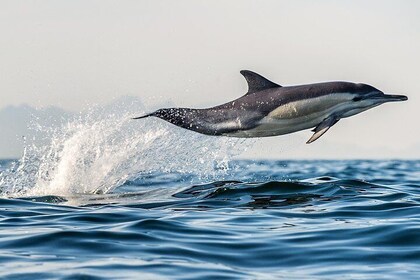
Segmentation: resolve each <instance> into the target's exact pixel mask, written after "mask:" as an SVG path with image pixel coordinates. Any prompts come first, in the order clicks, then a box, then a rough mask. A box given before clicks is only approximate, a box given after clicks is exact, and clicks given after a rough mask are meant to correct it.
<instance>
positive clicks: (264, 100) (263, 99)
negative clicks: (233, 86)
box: [205, 82, 372, 115]
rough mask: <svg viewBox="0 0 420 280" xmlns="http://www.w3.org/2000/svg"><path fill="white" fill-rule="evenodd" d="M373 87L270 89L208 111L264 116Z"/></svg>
mask: <svg viewBox="0 0 420 280" xmlns="http://www.w3.org/2000/svg"><path fill="white" fill-rule="evenodd" d="M371 88H372V87H371V86H368V85H365V84H355V83H349V82H326V83H316V84H307V85H299V86H288V87H277V88H270V89H266V90H262V91H258V92H254V93H248V94H246V95H244V96H242V97H240V98H238V99H236V100H234V101H231V102H228V103H225V104H222V105H219V106H216V107H212V108H208V109H236V110H256V109H257V110H259V111H260V112H261V113H262V114H263V115H264V113H267V112H270V111H272V110H274V109H275V108H277V107H279V106H282V105H285V104H287V103H290V102H295V101H299V100H308V99H311V98H317V97H321V96H326V95H331V94H338V93H356V92H357V93H360V92H361V90H362V92H363V90H365V91H366V92H369V90H370V89H371ZM205 110H206V109H205Z"/></svg>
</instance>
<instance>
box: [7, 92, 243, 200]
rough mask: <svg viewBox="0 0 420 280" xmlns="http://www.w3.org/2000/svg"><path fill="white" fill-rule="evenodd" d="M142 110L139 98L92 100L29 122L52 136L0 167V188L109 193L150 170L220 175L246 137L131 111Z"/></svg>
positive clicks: (22, 192) (10, 192) (29, 192)
mask: <svg viewBox="0 0 420 280" xmlns="http://www.w3.org/2000/svg"><path fill="white" fill-rule="evenodd" d="M145 111H146V110H144V108H143V106H142V104H141V102H140V101H139V100H134V101H133V100H130V102H129V103H124V102H122V103H119V104H118V103H117V104H114V105H113V106H108V107H103V108H101V107H94V108H91V109H89V110H87V111H86V112H84V113H80V114H79V115H78V116H77V117H75V118H74V119H72V120H70V121H68V122H66V123H64V124H63V125H61V126H59V127H55V128H50V127H45V126H39V125H38V126H37V125H33V127H35V128H36V129H38V130H40V131H42V132H43V137H44V138H48V139H50V141H49V142H48V143H47V144H45V145H40V144H34V142H32V143H28V144H27V145H26V147H25V150H24V153H23V156H22V158H21V159H20V160H19V161H17V162H16V163H15V164H14V165H13V166H12V167H10V168H9V169H7V170H4V171H3V172H1V173H0V195H2V196H8V197H22V196H45V195H58V196H68V195H74V194H91V193H97V194H106V193H109V192H112V191H113V190H114V189H115V188H117V187H118V186H121V185H123V184H124V183H125V182H127V181H129V180H133V179H136V178H137V179H138V178H139V177H143V176H144V177H147V176H148V175H150V174H153V173H164V174H168V173H172V172H177V173H181V174H185V175H188V174H194V176H193V178H194V180H196V181H197V180H199V181H200V180H201V181H204V180H206V179H208V178H214V177H217V176H219V177H220V178H223V175H224V174H226V172H227V170H229V161H230V159H231V158H232V157H233V156H235V155H238V154H240V153H241V152H243V151H244V150H246V149H247V147H248V146H249V144H248V143H250V142H249V141H248V142H247V143H246V140H243V139H234V138H226V137H209V136H204V135H200V134H197V133H194V132H191V131H187V130H183V129H180V128H177V127H174V126H172V125H170V124H168V123H165V122H163V121H161V120H159V119H154V118H150V119H146V120H141V121H135V120H132V119H131V117H133V116H136V115H138V114H142V113H144V112H145ZM187 177H188V176H184V178H187Z"/></svg>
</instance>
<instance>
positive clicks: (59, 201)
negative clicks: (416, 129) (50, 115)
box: [0, 110, 420, 279]
mask: <svg viewBox="0 0 420 280" xmlns="http://www.w3.org/2000/svg"><path fill="white" fill-rule="evenodd" d="M117 111H118V110H117ZM133 112H134V111H133ZM133 112H132V111H127V113H125V114H122V115H121V114H119V115H109V114H108V115H105V116H103V115H101V112H92V113H91V114H88V115H84V116H83V117H80V118H78V119H75V120H73V121H71V122H68V123H66V124H65V125H63V126H62V127H59V128H55V129H53V130H46V131H45V137H46V138H47V139H50V141H49V142H48V144H46V145H35V144H31V143H28V145H27V147H26V149H25V152H24V154H23V156H22V158H21V159H20V160H17V161H13V160H3V161H0V197H1V198H0V277H2V278H4V279H57V278H61V279H160V278H162V279H167V278H174V279H208V278H212V279H241V278H242V279H278V278H282V279H302V278H303V279H308V278H309V279H316V278H319V279H337V278H343V279H398V278H399V279H410V278H411V279H415V278H419V277H420V161H396V160H394V161H245V160H232V158H233V157H234V156H235V155H238V154H240V153H241V152H242V151H243V150H245V149H246V148H247V147H248V146H249V145H250V142H249V141H243V140H238V139H229V138H224V137H220V138H219V137H207V136H202V135H199V134H196V133H193V132H188V131H185V130H182V129H178V128H175V127H172V126H170V125H168V124H166V123H164V122H161V121H159V120H154V119H150V120H147V121H144V122H133V121H132V120H130V116H132V115H133ZM41 129H42V128H41ZM251 144H252V143H251Z"/></svg>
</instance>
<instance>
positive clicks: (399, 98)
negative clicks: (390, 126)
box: [383, 94, 408, 102]
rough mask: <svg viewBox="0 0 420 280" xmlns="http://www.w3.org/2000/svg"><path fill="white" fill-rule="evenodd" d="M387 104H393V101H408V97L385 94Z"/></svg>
mask: <svg viewBox="0 0 420 280" xmlns="http://www.w3.org/2000/svg"><path fill="white" fill-rule="evenodd" d="M383 99H384V101H385V102H393V101H407V100H408V97H407V96H405V95H396V94H385V95H384V96H383Z"/></svg>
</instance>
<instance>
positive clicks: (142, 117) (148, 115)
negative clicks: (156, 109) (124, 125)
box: [131, 113, 154, 120]
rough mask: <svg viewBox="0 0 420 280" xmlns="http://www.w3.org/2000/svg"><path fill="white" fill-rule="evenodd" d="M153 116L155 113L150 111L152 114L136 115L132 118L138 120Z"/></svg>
mask: <svg viewBox="0 0 420 280" xmlns="http://www.w3.org/2000/svg"><path fill="white" fill-rule="evenodd" d="M151 116H154V113H150V114H147V115H143V116H140V117H135V118H131V119H132V120H138V119H144V118H147V117H151Z"/></svg>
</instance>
